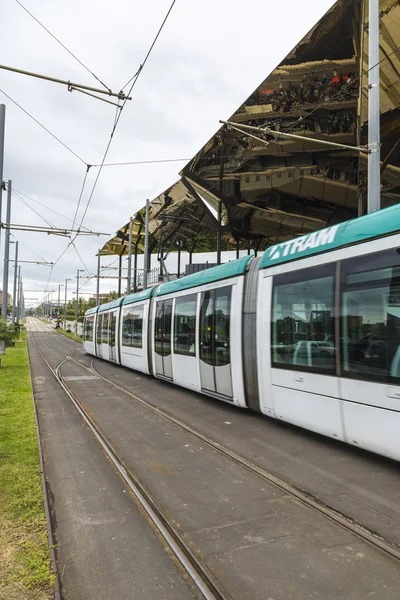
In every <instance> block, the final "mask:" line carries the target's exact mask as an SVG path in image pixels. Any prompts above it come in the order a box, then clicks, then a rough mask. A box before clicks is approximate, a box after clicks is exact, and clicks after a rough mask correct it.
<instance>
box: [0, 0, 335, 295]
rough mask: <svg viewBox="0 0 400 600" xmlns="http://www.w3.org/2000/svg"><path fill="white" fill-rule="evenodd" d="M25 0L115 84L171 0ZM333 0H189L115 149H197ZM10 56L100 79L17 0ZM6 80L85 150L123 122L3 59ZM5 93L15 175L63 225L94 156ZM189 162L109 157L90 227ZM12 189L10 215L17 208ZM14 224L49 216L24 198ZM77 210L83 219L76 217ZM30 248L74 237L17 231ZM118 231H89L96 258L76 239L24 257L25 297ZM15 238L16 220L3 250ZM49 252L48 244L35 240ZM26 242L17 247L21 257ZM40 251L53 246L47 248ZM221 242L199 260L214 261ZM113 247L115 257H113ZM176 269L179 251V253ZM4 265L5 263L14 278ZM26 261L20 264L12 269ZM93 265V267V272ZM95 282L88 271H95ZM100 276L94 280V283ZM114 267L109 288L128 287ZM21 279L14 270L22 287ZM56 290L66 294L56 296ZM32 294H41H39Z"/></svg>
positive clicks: (168, 31)
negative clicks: (10, 69) (22, 72)
mask: <svg viewBox="0 0 400 600" xmlns="http://www.w3.org/2000/svg"><path fill="white" fill-rule="evenodd" d="M22 3H23V5H24V6H25V7H26V8H27V9H28V10H29V11H30V12H32V13H33V14H34V15H35V16H36V18H37V19H39V20H40V21H41V22H42V23H43V24H44V25H45V26H46V27H47V28H48V29H49V30H50V31H51V32H52V33H53V34H54V35H55V36H56V37H58V38H59V39H60V40H61V41H62V42H63V43H64V44H65V45H66V46H67V47H68V48H69V50H71V52H73V53H74V54H75V55H76V56H77V57H78V58H79V59H80V60H81V61H82V62H83V63H84V64H85V65H86V66H87V67H88V68H89V69H90V70H91V71H92V72H94V73H95V74H96V75H97V77H99V78H100V79H101V80H102V81H103V82H104V83H105V84H106V85H107V86H108V87H110V88H112V89H113V90H115V91H118V90H119V89H120V88H121V87H122V86H124V85H125V83H126V82H127V81H128V80H129V79H130V78H131V77H132V76H133V75H134V74H135V72H136V71H137V69H138V67H139V65H140V64H141V63H142V62H143V59H144V57H145V55H146V53H147V51H148V49H149V47H150V44H151V42H152V41H153V38H154V36H155V34H156V32H157V30H158V28H159V26H160V24H161V22H162V20H163V18H164V16H165V14H166V13H167V10H168V8H169V6H170V4H171V1H170V0H152V1H148V2H143V1H140V2H139V1H138V0H114V2H113V3H111V2H109V1H105V0H96V1H94V0H86V2H82V1H81V0H69V2H61V1H60V0H51V1H50V0H40V2H38V1H36V2H34V1H33V0H24V1H23V2H22ZM333 4H334V2H333V1H332V0H302V2H299V1H298V0H286V1H285V2H272V1H271V0H247V2H246V3H245V2H239V1H238V0H203V1H202V2H194V1H193V0H177V1H176V3H175V6H174V8H173V9H172V12H171V14H170V16H169V19H168V21H167V23H166V25H165V27H164V29H163V31H162V33H161V36H160V38H159V39H158V42H157V44H156V45H155V47H154V50H153V53H152V54H151V56H150V59H149V61H148V62H147V64H146V66H145V67H144V69H143V72H142V74H141V76H140V78H139V80H138V83H137V85H136V86H135V88H134V92H133V98H132V101H131V102H127V104H126V106H125V109H124V111H123V113H122V115H121V119H120V122H119V125H118V128H117V130H116V133H115V135H114V138H113V141H112V145H111V148H110V152H109V154H108V157H107V161H106V162H124V161H143V160H157V159H172V158H191V157H192V156H193V155H194V154H195V153H196V152H197V151H198V150H199V149H200V148H201V147H202V146H203V144H204V143H205V142H206V141H207V140H208V139H209V138H210V137H211V135H212V134H213V133H214V132H215V131H216V130H217V129H218V126H219V124H218V121H219V119H223V118H227V117H229V116H230V115H231V114H232V113H233V112H234V111H235V110H236V109H237V108H238V106H239V105H240V104H241V103H242V102H243V101H244V100H245V98H247V97H248V96H249V95H250V93H251V92H252V90H253V89H254V88H255V87H257V85H259V83H261V81H262V80H263V79H264V78H265V77H266V76H267V75H268V74H269V73H270V72H271V71H272V70H273V68H274V67H275V66H276V65H277V64H278V63H279V62H280V61H281V60H282V59H283V58H284V57H285V56H286V54H287V53H288V52H289V51H290V50H291V49H292V48H293V46H294V45H295V44H296V43H297V42H298V41H300V39H301V38H302V37H303V35H305V34H306V33H307V31H308V30H309V29H310V28H311V27H312V26H313V25H314V24H315V23H316V22H317V20H318V19H319V18H320V17H321V16H322V15H323V14H324V13H325V12H326V11H327V10H328V9H329V8H330V7H331V6H332V5H333ZM0 22H1V24H2V28H1V36H0V54H1V57H2V58H1V62H2V64H5V65H9V66H13V67H16V68H20V69H25V70H28V71H35V72H38V73H41V74H46V75H50V76H53V77H58V78H61V79H66V80H70V81H77V82H79V83H83V84H87V85H93V86H95V87H97V86H99V85H100V84H98V82H97V81H96V80H95V79H94V78H93V77H92V76H91V75H90V74H89V73H88V72H87V71H85V69H84V68H83V67H81V66H80V65H79V64H78V63H77V62H76V61H75V60H74V59H73V58H72V57H71V56H70V55H69V54H68V53H67V52H66V51H65V50H64V49H63V48H62V47H61V46H59V45H58V44H57V43H56V42H55V41H54V39H52V38H51V37H50V35H49V34H48V33H46V32H45V31H44V30H43V29H42V28H41V27H40V26H39V25H38V24H37V23H36V22H35V21H34V20H33V19H32V18H31V17H30V16H29V15H28V14H27V13H26V12H25V11H24V10H23V8H21V6H19V5H18V3H17V2H16V0H2V1H1V3H0ZM0 89H1V90H2V91H3V92H5V93H6V94H8V95H9V96H10V97H11V98H12V99H13V100H14V101H16V102H18V104H20V105H21V106H22V107H23V108H24V109H25V110H27V111H28V112H30V113H31V114H32V115H33V116H34V117H35V118H36V119H37V120H38V121H40V122H41V123H42V124H43V125H44V126H45V127H47V128H48V129H49V130H50V131H51V132H52V133H54V134H55V135H56V136H57V137H59V138H60V139H61V140H62V141H63V142H64V143H65V144H66V145H67V146H69V147H70V148H71V149H72V150H73V151H74V152H75V153H76V154H78V155H79V156H80V157H81V158H82V159H83V161H84V162H86V163H90V164H98V163H100V162H101V159H102V156H103V154H104V151H105V148H106V145H107V142H108V140H109V136H110V132H111V129H112V126H113V122H114V117H115V109H114V108H113V107H112V106H110V105H107V104H105V103H103V102H99V101H97V100H94V99H92V98H89V97H87V96H84V95H82V94H80V93H78V92H72V93H70V92H68V91H67V89H66V88H65V86H61V85H57V84H54V83H49V82H46V81H42V80H39V79H33V78H30V77H26V76H23V75H18V74H14V73H10V72H7V71H3V70H0ZM0 103H3V104H5V105H6V141H5V164H4V179H5V180H8V179H11V180H12V182H13V188H15V189H16V190H18V191H19V192H22V193H23V194H27V195H28V196H30V197H31V198H33V199H34V200H37V201H38V202H41V203H42V204H44V205H46V207H50V208H52V209H53V210H55V211H57V212H58V213H60V214H61V215H64V216H65V217H67V219H65V218H62V217H61V216H59V215H56V214H54V213H53V212H51V211H50V210H48V209H47V208H43V207H42V206H40V205H38V204H34V203H33V202H32V201H31V200H28V199H27V198H25V200H26V202H27V203H28V204H29V206H31V207H32V208H34V209H35V210H36V211H37V212H38V213H39V214H40V215H41V217H44V218H45V219H47V220H48V221H49V222H50V223H51V224H52V225H55V226H59V227H69V226H71V225H72V223H71V220H72V219H73V217H74V214H75V211H76V207H77V202H78V198H79V194H80V190H81V187H82V183H83V179H84V175H85V170H86V168H85V165H84V164H83V163H82V162H80V161H79V160H78V159H77V158H76V157H75V156H73V155H72V154H71V153H70V152H68V150H66V149H65V148H64V147H63V146H61V145H60V144H59V143H58V142H57V141H56V140H54V139H53V138H52V137H51V136H50V135H49V134H48V133H47V132H45V131H44V130H43V129H41V128H40V127H39V126H38V125H37V124H36V123H35V122H34V121H33V120H32V119H30V118H29V117H28V116H27V115H26V114H24V113H23V112H22V111H21V110H20V108H18V107H17V106H15V105H14V104H13V103H12V102H11V101H10V100H9V99H8V98H7V97H6V96H5V95H4V94H3V93H1V92H0ZM184 164H185V162H182V163H166V164H159V165H140V166H139V165H137V166H136V165H132V166H120V167H106V168H104V169H103V171H102V173H101V175H100V178H99V181H98V185H97V187H96V189H95V192H94V194H93V197H92V200H91V203H90V206H89V209H88V211H87V214H86V217H85V220H84V223H83V224H84V226H86V227H88V228H90V229H91V230H93V231H99V232H105V233H108V234H110V235H109V236H110V237H111V236H112V235H114V233H115V232H116V230H117V229H118V228H119V227H120V226H121V225H122V224H124V223H126V222H127V221H128V220H129V217H130V215H131V214H134V213H135V212H136V211H137V210H138V209H139V208H141V207H142V206H143V205H144V203H145V199H146V198H147V197H148V198H150V199H152V198H154V197H155V196H156V195H157V194H159V193H161V192H162V191H164V189H165V188H166V187H168V186H169V185H171V184H172V183H173V182H174V181H176V180H177V179H178V171H179V170H180V169H181V168H182V166H183V165H184ZM96 175H97V169H94V168H93V169H91V170H90V172H89V176H88V179H87V182H86V186H85V190H84V194H83V197H82V202H81V206H80V210H79V214H78V222H80V220H81V218H82V216H83V211H84V209H85V207H86V204H87V201H88V198H89V194H90V192H91V190H92V187H93V183H94V180H95V177H96ZM5 196H6V194H5V193H4V192H3V218H4V216H5V199H6V198H5ZM12 202H13V205H12V218H11V222H12V223H18V224H25V225H46V223H45V222H44V221H43V219H42V218H40V217H39V216H38V215H36V214H35V213H34V212H33V211H32V210H31V209H30V208H28V206H26V205H24V204H23V203H22V202H21V201H20V200H19V199H17V198H16V197H13V200H12ZM68 219H70V220H68ZM12 239H18V240H19V241H20V242H21V243H20V258H21V259H22V260H42V259H45V260H46V261H50V262H55V261H56V260H57V258H58V257H59V256H60V254H61V253H62V252H63V250H64V249H65V248H66V246H67V244H68V240H66V239H64V238H61V237H55V236H47V235H44V234H38V233H27V232H15V233H13V238H12ZM107 239H108V236H105V237H100V238H97V237H86V236H85V237H84V236H81V237H79V238H78V239H77V240H76V247H77V249H78V252H79V254H80V255H81V257H82V259H83V262H84V264H85V266H83V264H82V262H81V260H80V259H79V257H78V255H77V253H76V251H75V250H74V248H73V247H72V246H71V247H70V248H69V249H68V251H67V252H66V253H65V254H64V256H63V257H62V259H61V260H60V261H59V262H58V263H57V265H56V266H55V267H54V269H52V272H51V278H50V281H49V282H48V279H49V273H50V268H49V267H47V266H36V265H31V264H22V265H21V269H22V275H23V279H24V287H25V289H26V290H34V289H35V290H36V289H37V290H40V292H38V293H35V292H26V294H25V297H26V299H29V298H31V299H33V298H38V299H39V300H41V299H42V298H43V296H44V290H45V289H46V285H47V284H48V289H49V290H52V289H58V284H59V283H64V280H65V279H66V278H71V279H72V281H71V283H70V284H69V285H70V289H69V293H68V296H69V298H71V297H72V291H73V289H74V288H75V281H76V280H75V275H76V270H77V269H85V268H87V269H88V271H89V272H90V273H93V272H96V268H97V258H96V256H95V255H96V252H97V249H98V248H99V247H101V246H102V245H103V244H104V243H105V242H106V241H107ZM3 250H4V232H3V233H2V241H1V250H0V253H1V256H3ZM34 252H36V254H35V253H34ZM13 253H14V246H11V257H12V256H13ZM39 257H40V258H39ZM214 258H215V257H213V256H212V255H208V256H206V257H204V256H198V257H196V261H197V262H204V261H205V259H208V260H211V261H213V260H214ZM113 260H114V259H113V258H112V257H105V258H103V259H102V261H101V263H102V265H107V264H110V263H111V262H112V261H113ZM168 264H169V265H170V269H171V270H173V267H174V259H172V260H170V261H169V263H167V265H168ZM2 272H3V267H2V266H1V268H0V274H1V282H0V287H2V277H3V276H2ZM12 274H13V269H10V275H12ZM85 274H86V272H85V273H82V276H84V275H85ZM82 283H84V280H83V281H82ZM95 286H96V284H95V281H94V280H91V281H89V282H88V283H87V284H86V285H85V286H84V287H83V288H82V292H90V291H93V290H95ZM116 287H117V284H116V282H115V281H112V280H102V282H101V287H100V289H101V291H104V292H106V291H108V290H109V289H116ZM10 288H12V280H11V276H10V283H9V291H10ZM56 296H57V294H53V298H54V299H55V298H56ZM27 304H29V302H27Z"/></svg>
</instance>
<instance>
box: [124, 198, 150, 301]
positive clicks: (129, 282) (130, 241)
mask: <svg viewBox="0 0 400 600" xmlns="http://www.w3.org/2000/svg"><path fill="white" fill-rule="evenodd" d="M148 202H149V201H148V200H146V219H148V216H147V215H148V210H149V209H148ZM132 223H133V218H132V217H131V218H130V219H129V246H128V281H127V282H126V293H127V295H128V294H130V293H131V280H132ZM146 231H147V229H146Z"/></svg>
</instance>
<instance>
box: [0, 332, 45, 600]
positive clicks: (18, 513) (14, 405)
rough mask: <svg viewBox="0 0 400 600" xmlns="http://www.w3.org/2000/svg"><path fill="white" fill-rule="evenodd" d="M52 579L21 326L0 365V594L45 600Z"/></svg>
mask: <svg viewBox="0 0 400 600" xmlns="http://www.w3.org/2000/svg"><path fill="white" fill-rule="evenodd" d="M53 583H54V575H53V574H52V572H51V568H50V558H49V547H48V541H47V526H46V519H45V514H44V505H43V493H42V484H41V478H40V463H39V450H38V441H37V435H36V427H35V417H34V409H33V399H32V387H31V381H30V373H29V366H28V350H27V346H26V332H25V330H24V332H23V342H16V344H15V347H13V348H7V353H6V355H5V356H4V357H3V358H2V368H1V369H0V598H1V600H3V598H4V599H5V598H7V600H49V598H50V597H51V595H52V591H53Z"/></svg>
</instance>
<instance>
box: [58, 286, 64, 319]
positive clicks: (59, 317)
mask: <svg viewBox="0 0 400 600" xmlns="http://www.w3.org/2000/svg"><path fill="white" fill-rule="evenodd" d="M62 287H64V284H63V283H59V284H58V301H57V318H58V319H59V318H60V288H62Z"/></svg>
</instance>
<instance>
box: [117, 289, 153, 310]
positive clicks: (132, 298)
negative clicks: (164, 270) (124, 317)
mask: <svg viewBox="0 0 400 600" xmlns="http://www.w3.org/2000/svg"><path fill="white" fill-rule="evenodd" d="M155 287H156V286H154V285H153V287H150V288H147V290H142V291H141V292H137V293H136V294H129V295H128V296H125V297H124V299H123V301H122V304H123V305H124V306H125V305H126V304H134V303H135V302H142V301H143V300H148V299H149V298H150V296H151V295H152V293H153V290H154V288H155Z"/></svg>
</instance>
